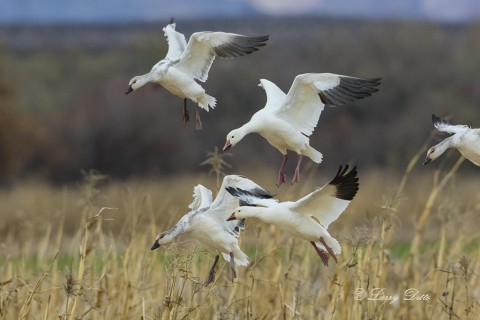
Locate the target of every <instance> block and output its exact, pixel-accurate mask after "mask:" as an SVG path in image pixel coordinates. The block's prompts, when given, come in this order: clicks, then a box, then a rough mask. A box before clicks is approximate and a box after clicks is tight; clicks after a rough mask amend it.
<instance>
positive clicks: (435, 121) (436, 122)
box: [432, 114, 450, 125]
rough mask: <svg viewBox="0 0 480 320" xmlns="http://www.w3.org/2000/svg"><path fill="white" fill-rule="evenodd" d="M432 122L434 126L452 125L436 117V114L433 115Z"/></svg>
mask: <svg viewBox="0 0 480 320" xmlns="http://www.w3.org/2000/svg"><path fill="white" fill-rule="evenodd" d="M432 122H433V125H437V124H444V125H449V124H450V123H449V122H448V121H447V120H445V119H442V118H440V117H438V116H436V115H435V114H432Z"/></svg>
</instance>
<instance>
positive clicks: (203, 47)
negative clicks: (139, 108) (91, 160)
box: [125, 19, 268, 130]
mask: <svg viewBox="0 0 480 320" xmlns="http://www.w3.org/2000/svg"><path fill="white" fill-rule="evenodd" d="M175 26H176V24H175V22H174V21H173V19H172V20H171V21H170V23H169V24H168V25H167V26H166V27H165V28H163V31H164V32H165V36H166V37H167V40H168V52H167V55H166V56H165V58H164V59H163V60H161V61H160V62H158V63H157V64H156V65H154V66H153V67H152V70H150V72H149V73H147V74H144V75H141V76H135V77H133V78H132V79H131V80H130V82H129V83H128V89H127V91H126V92H125V94H129V93H130V92H132V91H134V90H136V89H138V88H140V87H142V86H143V85H145V84H146V83H148V82H156V83H159V84H160V85H161V86H163V87H164V88H165V89H167V90H168V91H170V92H171V93H173V94H174V95H176V96H178V97H180V98H183V99H184V105H183V123H184V124H186V123H187V122H188V121H189V118H190V117H189V115H188V111H187V99H190V100H192V101H193V102H195V103H196V104H197V105H198V107H200V108H203V109H205V110H206V111H209V107H210V108H214V107H215V104H216V99H215V98H214V97H212V96H209V95H208V94H206V93H205V90H204V89H203V88H202V86H201V85H200V84H198V83H197V82H196V81H195V80H198V81H201V82H205V81H206V80H207V78H208V71H209V70H210V67H211V66H212V63H213V60H215V57H220V58H226V59H230V58H236V57H239V56H243V55H246V54H250V53H252V52H254V51H257V50H258V48H259V47H262V46H264V45H265V44H266V42H267V40H268V36H254V37H250V36H244V35H240V34H235V33H225V32H210V31H205V32H196V33H194V34H192V35H191V37H190V40H189V41H188V44H187V42H186V40H185V36H184V35H183V34H181V33H180V32H177V31H175ZM201 128H202V123H201V121H200V116H199V114H198V109H197V110H196V129H197V130H199V129H201Z"/></svg>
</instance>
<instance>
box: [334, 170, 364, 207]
mask: <svg viewBox="0 0 480 320" xmlns="http://www.w3.org/2000/svg"><path fill="white" fill-rule="evenodd" d="M347 171H348V165H346V166H345V167H342V166H340V168H339V169H338V171H337V175H336V176H335V178H333V180H332V181H330V183H329V184H331V185H334V186H335V187H336V188H337V191H336V194H335V197H336V198H338V199H342V200H352V199H353V198H354V197H355V195H356V194H357V191H358V187H359V183H358V177H357V167H353V168H352V170H350V171H349V172H347Z"/></svg>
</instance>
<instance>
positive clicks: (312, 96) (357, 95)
mask: <svg viewBox="0 0 480 320" xmlns="http://www.w3.org/2000/svg"><path fill="white" fill-rule="evenodd" d="M380 80H381V79H380V78H378V79H362V78H354V77H349V76H342V75H338V74H332V73H305V74H300V75H298V76H296V77H295V80H293V83H292V86H291V87H290V90H289V91H288V94H287V96H286V98H285V101H284V103H283V104H282V106H281V107H280V108H279V110H278V111H277V112H278V113H277V114H278V116H279V117H280V118H282V119H284V120H285V121H287V122H289V123H290V124H292V125H293V126H294V127H296V128H297V129H298V130H300V131H301V132H302V133H303V134H305V135H307V136H310V135H311V134H312V133H313V129H315V127H316V126H317V123H318V119H319V118H320V114H321V113H322V111H323V108H324V106H325V105H326V106H330V107H333V106H341V105H344V104H346V103H348V102H351V101H355V100H358V99H363V98H365V97H368V96H370V95H372V93H374V92H377V91H378V89H377V88H376V87H377V86H378V85H380Z"/></svg>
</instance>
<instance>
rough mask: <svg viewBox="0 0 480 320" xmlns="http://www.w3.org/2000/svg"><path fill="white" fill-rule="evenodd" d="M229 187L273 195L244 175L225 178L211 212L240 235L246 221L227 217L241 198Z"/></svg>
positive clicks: (267, 196) (268, 196)
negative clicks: (234, 194) (235, 195)
mask: <svg viewBox="0 0 480 320" xmlns="http://www.w3.org/2000/svg"><path fill="white" fill-rule="evenodd" d="M228 188H240V189H243V190H247V191H249V192H252V193H253V194H255V195H257V196H258V197H264V198H271V197H273V195H272V194H270V192H268V191H267V190H265V189H264V188H262V187H260V186H259V185H258V184H256V183H255V182H253V181H252V180H250V179H247V178H245V177H243V176H238V175H229V176H225V177H224V178H223V182H222V186H221V187H220V191H219V192H218V194H217V197H216V198H215V200H214V201H213V203H212V204H211V206H210V210H209V214H211V215H214V216H215V217H216V218H217V219H218V221H219V223H221V224H222V225H224V226H225V228H226V229H227V230H229V231H231V232H233V233H235V234H236V235H238V233H239V231H240V230H241V229H243V227H244V225H245V221H244V220H240V221H227V218H228V217H229V216H230V215H231V214H232V212H233V211H234V210H235V209H236V208H237V207H239V206H240V205H241V203H240V200H239V199H237V198H235V197H234V196H232V195H231V194H230V193H229V192H228V191H227V189H228Z"/></svg>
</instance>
